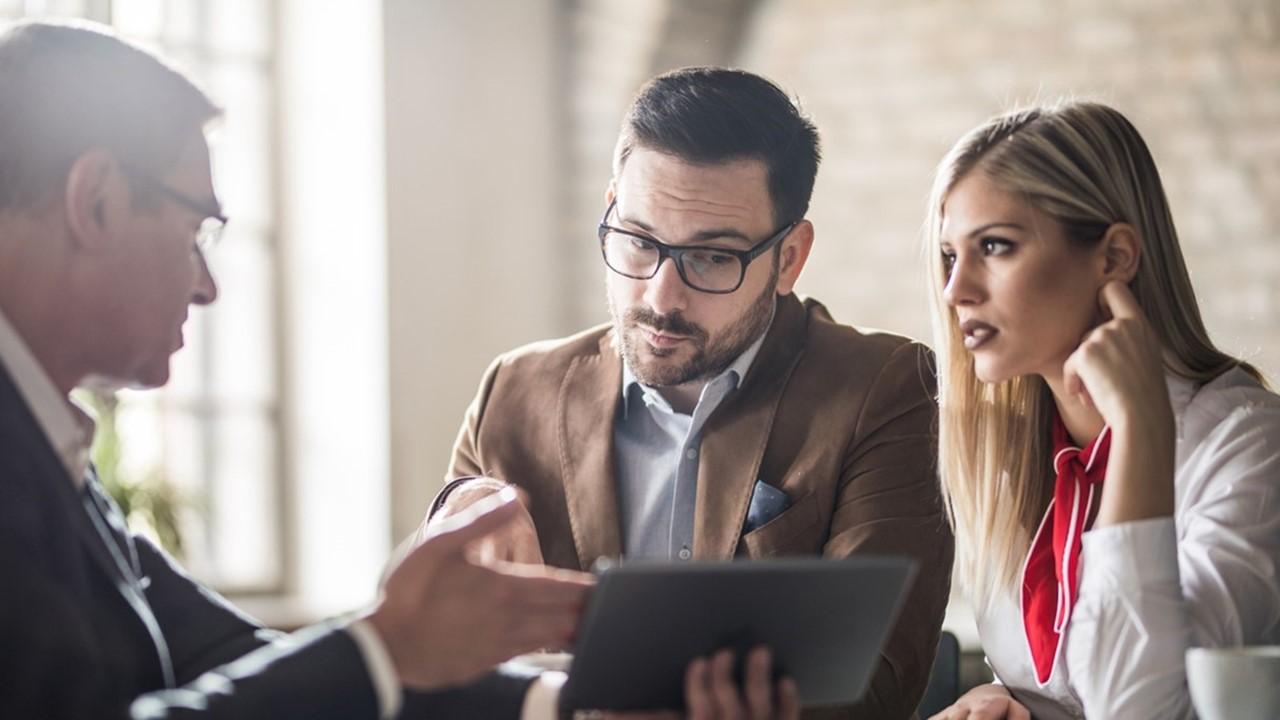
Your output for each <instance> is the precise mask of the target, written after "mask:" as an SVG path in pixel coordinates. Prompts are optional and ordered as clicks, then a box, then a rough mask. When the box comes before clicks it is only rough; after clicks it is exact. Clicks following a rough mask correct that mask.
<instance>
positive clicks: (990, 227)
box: [965, 222, 1027, 237]
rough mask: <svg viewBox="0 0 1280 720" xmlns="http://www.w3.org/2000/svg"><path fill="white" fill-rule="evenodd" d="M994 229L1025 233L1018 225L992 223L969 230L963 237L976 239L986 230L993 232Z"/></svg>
mask: <svg viewBox="0 0 1280 720" xmlns="http://www.w3.org/2000/svg"><path fill="white" fill-rule="evenodd" d="M995 228H1009V229H1011V230H1022V231H1026V229H1027V228H1026V227H1024V226H1022V225H1019V224H1018V223H1012V222H993V223H987V224H986V225H981V226H979V227H976V228H974V229H973V230H970V231H969V232H968V234H967V235H965V237H977V236H978V235H981V234H982V233H984V232H987V231H988V230H993V229H995Z"/></svg>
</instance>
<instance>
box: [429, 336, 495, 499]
mask: <svg viewBox="0 0 1280 720" xmlns="http://www.w3.org/2000/svg"><path fill="white" fill-rule="evenodd" d="M501 368H502V358H498V359H497V360H494V361H493V363H492V364H491V365H490V366H489V369H488V370H485V373H484V378H483V379H481V381H480V389H479V390H477V391H476V397H475V399H474V400H472V401H471V405H470V406H469V407H468V408H467V414H466V416H465V417H464V418H463V420H462V427H461V428H460V429H459V430H458V439H457V440H455V441H454V443H453V455H452V456H451V457H450V458H449V470H448V472H446V473H445V478H444V479H445V482H446V483H450V484H449V485H446V486H445V490H446V491H447V490H449V489H451V485H452V483H451V482H450V481H452V480H455V479H457V478H460V477H464V476H474V475H484V474H485V470H484V461H483V460H482V459H481V448H480V423H481V422H482V421H483V420H484V411H485V407H486V405H487V404H488V401H489V394H490V393H491V392H492V391H493V384H494V381H495V380H497V377H498V371H499V370H500V369H501ZM435 505H436V503H432V506H433V507H434V506H435Z"/></svg>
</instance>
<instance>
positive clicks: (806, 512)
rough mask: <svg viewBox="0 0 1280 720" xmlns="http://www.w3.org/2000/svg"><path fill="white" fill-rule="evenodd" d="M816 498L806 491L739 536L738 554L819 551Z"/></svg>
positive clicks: (774, 554) (766, 554)
mask: <svg viewBox="0 0 1280 720" xmlns="http://www.w3.org/2000/svg"><path fill="white" fill-rule="evenodd" d="M820 520H821V518H820V517H819V516H818V499H817V498H815V497H814V496H813V493H812V492H810V493H808V494H806V495H805V496H804V497H802V498H800V499H799V500H797V501H795V502H794V503H792V505H791V507H789V508H787V509H786V510H784V511H783V512H782V513H780V514H779V515H778V516H777V517H775V518H773V519H772V520H770V521H769V522H767V523H765V524H764V525H761V526H760V527H758V528H756V529H755V530H752V531H751V532H749V533H747V534H745V535H743V536H742V539H741V540H740V541H739V543H738V554H739V555H745V556H747V557H750V558H764V557H773V556H777V555H813V554H815V553H818V552H820V551H821V550H822V540H823V539H822V538H821V537H818V535H819V534H820V533H821V530H822V523H821V522H820Z"/></svg>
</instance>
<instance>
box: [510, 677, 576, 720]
mask: <svg viewBox="0 0 1280 720" xmlns="http://www.w3.org/2000/svg"><path fill="white" fill-rule="evenodd" d="M568 679H569V676H568V675H566V674H564V673H562V672H544V673H542V674H541V675H539V676H538V679H537V680H534V681H533V684H531V685H530V686H529V691H528V692H526V693H525V694H524V706H523V708H522V709H521V711H520V720H557V718H559V717H560V708H559V705H560V688H561V687H563V686H564V683H565V681H566V680H568Z"/></svg>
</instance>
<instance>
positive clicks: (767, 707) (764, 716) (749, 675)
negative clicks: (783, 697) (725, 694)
mask: <svg viewBox="0 0 1280 720" xmlns="http://www.w3.org/2000/svg"><path fill="white" fill-rule="evenodd" d="M771 660H772V658H770V656H769V649H768V648H765V647H758V648H755V649H754V650H752V651H751V653H750V654H749V655H747V672H746V678H745V679H744V681H743V685H744V686H743V688H742V689H743V694H745V695H746V696H747V717H750V718H752V719H753V720H768V718H769V717H770V716H771V714H772V712H773V698H772V697H771V695H772V694H773V693H772V690H773V687H772V686H773V678H771V677H770V676H769V675H770V672H769V668H770V665H771Z"/></svg>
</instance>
